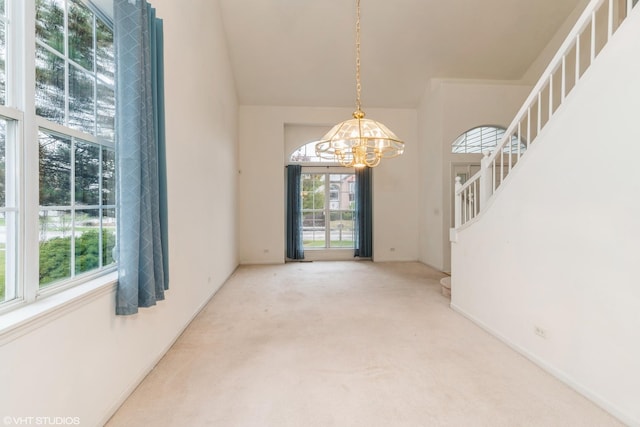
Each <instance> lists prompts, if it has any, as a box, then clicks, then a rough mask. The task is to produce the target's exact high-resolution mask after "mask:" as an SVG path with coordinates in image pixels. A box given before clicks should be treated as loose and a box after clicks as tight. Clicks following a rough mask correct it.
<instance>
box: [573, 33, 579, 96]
mask: <svg viewBox="0 0 640 427" xmlns="http://www.w3.org/2000/svg"><path fill="white" fill-rule="evenodd" d="M578 80H580V34H578V35H577V36H576V81H575V83H574V85H573V86H574V87H575V85H577V84H578Z"/></svg>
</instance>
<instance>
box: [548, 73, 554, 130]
mask: <svg viewBox="0 0 640 427" xmlns="http://www.w3.org/2000/svg"><path fill="white" fill-rule="evenodd" d="M552 114H553V73H551V74H550V75H549V120H551V115H552Z"/></svg>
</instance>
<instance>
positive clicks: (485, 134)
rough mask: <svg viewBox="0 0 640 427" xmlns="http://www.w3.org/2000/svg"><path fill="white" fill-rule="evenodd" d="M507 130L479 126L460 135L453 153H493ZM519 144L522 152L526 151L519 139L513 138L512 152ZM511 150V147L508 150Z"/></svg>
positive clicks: (452, 146) (453, 145)
mask: <svg viewBox="0 0 640 427" xmlns="http://www.w3.org/2000/svg"><path fill="white" fill-rule="evenodd" d="M505 130H506V129H504V128H499V127H495V126H479V127H477V128H473V129H471V130H468V131H467V132H465V133H463V134H462V135H460V136H459V137H458V138H457V139H456V140H455V141H454V142H453V144H452V145H451V152H452V153H480V154H482V153H484V152H485V151H492V150H494V149H495V148H496V146H497V145H498V143H499V142H500V141H501V140H502V138H503V137H504V132H505ZM518 144H520V150H521V151H524V150H526V146H525V145H524V144H523V143H522V142H519V141H518V138H516V137H515V136H513V137H512V138H511V147H510V149H511V152H516V151H517V150H518ZM506 150H507V151H508V150H509V147H507V148H506Z"/></svg>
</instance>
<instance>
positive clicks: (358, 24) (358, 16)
mask: <svg viewBox="0 0 640 427" xmlns="http://www.w3.org/2000/svg"><path fill="white" fill-rule="evenodd" d="M361 90H362V86H361V84H360V0H356V111H362V110H361V104H360V92H361Z"/></svg>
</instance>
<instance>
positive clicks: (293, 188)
mask: <svg viewBox="0 0 640 427" xmlns="http://www.w3.org/2000/svg"><path fill="white" fill-rule="evenodd" d="M301 178H302V166H300V165H289V166H287V258H289V259H304V248H303V247H302V222H301V213H302V198H301V197H300V186H301Z"/></svg>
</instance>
